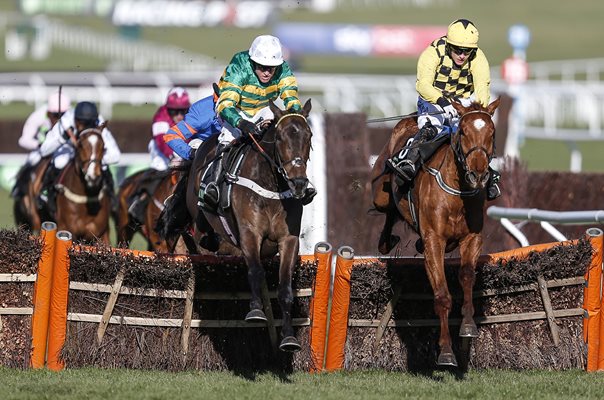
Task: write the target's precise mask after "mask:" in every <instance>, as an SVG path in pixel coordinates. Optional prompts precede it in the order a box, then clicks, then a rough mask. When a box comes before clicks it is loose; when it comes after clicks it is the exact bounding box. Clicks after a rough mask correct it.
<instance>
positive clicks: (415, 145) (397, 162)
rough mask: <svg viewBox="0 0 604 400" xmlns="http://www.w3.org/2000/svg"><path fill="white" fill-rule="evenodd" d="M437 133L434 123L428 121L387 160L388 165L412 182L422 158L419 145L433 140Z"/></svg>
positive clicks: (405, 179) (404, 178)
mask: <svg viewBox="0 0 604 400" xmlns="http://www.w3.org/2000/svg"><path fill="white" fill-rule="evenodd" d="M437 133H438V132H437V129H436V128H435V127H434V126H432V124H430V123H427V124H426V125H424V126H423V127H422V128H421V129H420V130H419V132H417V134H416V135H415V136H414V137H413V138H412V139H411V140H409V141H407V144H406V145H405V147H403V149H402V150H401V151H400V152H398V153H396V154H394V155H393V156H392V158H389V159H388V160H386V165H387V166H388V167H389V168H390V169H392V170H393V171H394V172H396V174H397V175H398V176H399V177H401V178H402V179H403V180H404V181H406V182H411V181H412V180H413V178H414V177H415V174H417V169H418V168H419V164H420V159H421V158H422V157H421V156H422V155H421V154H420V148H419V146H420V145H421V144H422V143H425V142H427V141H430V140H432V139H433V138H434V137H435V136H436V134H437Z"/></svg>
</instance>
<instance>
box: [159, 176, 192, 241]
mask: <svg viewBox="0 0 604 400" xmlns="http://www.w3.org/2000/svg"><path fill="white" fill-rule="evenodd" d="M187 178H188V174H182V176H181V177H180V179H179V180H178V182H177V183H176V186H175V187H174V192H173V193H172V195H170V196H169V197H168V198H167V199H166V200H165V201H164V209H163V210H162V212H161V213H160V214H159V217H158V218H157V223H156V224H155V228H154V229H155V231H156V232H157V233H158V234H159V236H160V237H161V238H162V239H164V240H170V239H176V237H178V235H179V234H180V233H181V232H183V231H185V230H186V229H187V228H188V227H189V224H190V222H191V215H189V211H188V209H187V182H188V179H187Z"/></svg>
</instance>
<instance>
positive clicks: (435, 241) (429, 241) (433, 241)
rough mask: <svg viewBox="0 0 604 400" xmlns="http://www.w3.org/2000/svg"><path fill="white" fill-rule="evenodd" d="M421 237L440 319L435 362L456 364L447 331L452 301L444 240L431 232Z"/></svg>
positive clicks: (436, 309) (427, 270) (435, 305)
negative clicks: (446, 268)
mask: <svg viewBox="0 0 604 400" xmlns="http://www.w3.org/2000/svg"><path fill="white" fill-rule="evenodd" d="M423 237H424V243H425V250H424V256H425V258H426V260H425V266H426V273H427V275H428V279H429V280H430V284H431V285H432V291H433V292H434V311H435V313H436V315H437V316H438V319H439V320H440V337H439V339H438V345H439V347H440V354H439V355H438V360H437V364H438V365H449V366H457V360H456V359H455V355H454V354H453V347H452V345H451V335H450V333H449V312H450V311H451V303H452V301H451V294H450V293H449V288H448V286H447V279H446V277H445V266H444V255H445V241H444V240H443V239H441V238H439V237H437V236H436V235H433V234H432V235H430V234H424V235H423Z"/></svg>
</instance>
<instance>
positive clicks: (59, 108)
mask: <svg viewBox="0 0 604 400" xmlns="http://www.w3.org/2000/svg"><path fill="white" fill-rule="evenodd" d="M47 103H48V104H47V106H46V108H47V111H48V112H51V113H64V112H65V111H67V110H68V109H69V107H71V99H70V98H69V96H67V95H66V94H65V93H63V92H61V94H60V95H59V92H58V91H57V92H53V93H51V94H50V96H48V101H47Z"/></svg>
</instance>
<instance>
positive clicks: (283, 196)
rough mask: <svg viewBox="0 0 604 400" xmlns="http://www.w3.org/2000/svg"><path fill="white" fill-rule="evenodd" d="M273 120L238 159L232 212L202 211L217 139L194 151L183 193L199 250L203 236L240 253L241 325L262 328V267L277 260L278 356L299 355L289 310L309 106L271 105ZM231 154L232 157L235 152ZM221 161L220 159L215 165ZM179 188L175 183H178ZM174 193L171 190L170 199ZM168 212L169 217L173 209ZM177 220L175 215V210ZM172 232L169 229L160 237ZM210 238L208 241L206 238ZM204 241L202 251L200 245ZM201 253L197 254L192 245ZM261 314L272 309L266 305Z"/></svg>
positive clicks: (303, 188)
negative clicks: (243, 281)
mask: <svg viewBox="0 0 604 400" xmlns="http://www.w3.org/2000/svg"><path fill="white" fill-rule="evenodd" d="M270 108H271V111H272V112H273V114H274V120H273V121H272V122H271V124H270V126H269V127H268V129H267V130H266V132H265V133H264V135H263V136H262V139H261V140H259V141H256V140H255V139H254V141H253V143H251V144H249V145H245V146H248V147H249V149H248V150H247V153H245V155H244V156H242V158H240V159H239V160H240V164H239V165H240V168H239V170H238V171H239V172H238V173H237V174H236V176H229V177H228V179H229V181H230V182H232V184H231V186H230V190H231V197H230V199H231V203H230V207H228V208H225V209H222V210H220V211H219V213H218V214H214V213H210V212H206V211H200V209H199V206H198V200H199V199H198V193H199V187H200V181H201V178H202V176H203V174H204V171H205V170H206V166H207V165H208V164H209V163H210V162H212V160H214V158H215V156H216V142H217V141H216V136H213V137H212V138H210V139H209V140H207V141H205V142H204V144H203V145H202V147H200V148H199V150H197V153H196V157H195V160H194V162H193V164H192V166H191V170H190V173H189V177H188V182H187V188H186V206H187V209H188V212H189V214H190V217H191V218H192V219H191V220H190V221H189V222H195V224H194V225H195V239H196V241H197V242H199V239H200V236H201V233H202V232H204V233H207V235H208V236H210V237H211V236H212V235H214V237H216V235H218V237H219V238H221V239H225V240H224V241H225V242H228V243H230V244H231V246H230V247H235V248H236V249H239V250H240V253H242V255H243V257H244V259H245V261H246V264H247V267H248V281H249V285H250V289H251V301H250V311H249V312H248V313H247V315H246V317H245V320H246V321H249V322H258V321H266V320H267V318H266V315H265V313H264V311H263V303H262V299H261V290H262V286H263V282H264V280H265V271H264V267H263V265H262V259H266V258H272V257H274V256H275V255H276V254H277V253H279V257H280V264H279V287H278V295H277V297H278V300H279V305H280V308H281V314H282V321H283V325H282V330H281V338H282V339H281V342H280V344H279V349H281V350H282V351H298V350H300V344H299V343H298V340H297V339H296V337H295V336H294V330H293V327H292V316H291V309H292V304H293V292H292V283H291V281H292V274H293V270H294V267H295V265H296V262H297V260H298V257H299V255H298V251H299V246H300V243H299V235H300V229H301V221H302V207H303V205H302V201H301V199H302V198H303V197H304V195H305V191H306V188H307V186H308V183H309V181H308V178H307V176H306V165H307V161H308V158H309V156H310V149H311V137H312V132H311V129H310V126H309V125H308V121H307V119H306V117H307V116H308V114H309V112H310V109H311V104H310V100H308V101H307V102H306V104H305V105H304V107H303V110H302V113H295V112H289V111H282V110H280V109H279V108H277V107H276V106H275V105H274V104H273V103H272V102H271V103H270ZM235 150H236V149H235V148H233V149H231V151H235ZM220 160H222V159H220V158H219V159H218V160H217V162H220ZM179 185H180V182H179ZM178 193H179V190H178V189H176V190H175V196H174V197H173V198H174V199H176V198H178ZM171 207H172V206H169V207H168V208H167V209H170V208H171ZM175 208H176V210H175V211H176V212H178V211H179V210H180V207H175ZM168 214H169V213H165V214H164V216H162V218H161V219H160V220H161V221H166V225H164V227H166V226H167V224H169V221H170V219H172V220H173V219H174V217H173V216H171V215H168ZM171 231H173V230H172V229H170V228H166V229H165V232H166V233H168V234H169V233H170V232H171ZM206 238H207V236H206ZM203 243H204V242H203V240H202V241H201V244H202V245H203ZM197 247H198V251H201V249H200V246H199V245H197ZM265 307H270V305H268V304H265Z"/></svg>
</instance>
